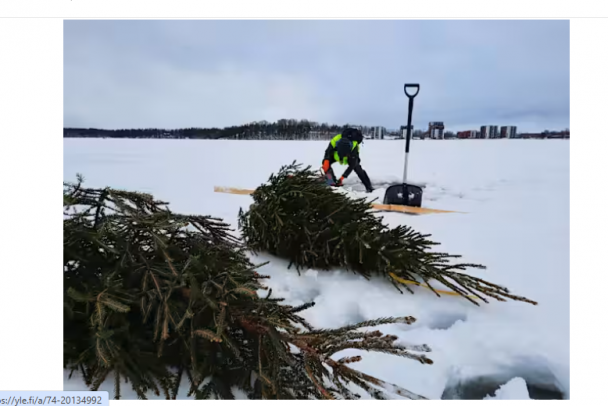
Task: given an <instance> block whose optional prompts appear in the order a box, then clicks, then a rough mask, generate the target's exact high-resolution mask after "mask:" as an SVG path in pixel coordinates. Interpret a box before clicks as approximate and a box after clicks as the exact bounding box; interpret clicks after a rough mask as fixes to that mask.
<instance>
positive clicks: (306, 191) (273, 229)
mask: <svg viewBox="0 0 608 406" xmlns="http://www.w3.org/2000/svg"><path fill="white" fill-rule="evenodd" d="M252 197H253V200H254V203H253V204H252V205H251V207H250V208H249V211H247V212H243V210H241V211H240V213H239V226H240V228H241V230H242V234H243V237H244V239H245V241H246V243H247V245H248V246H249V247H250V249H252V250H253V251H254V252H260V251H266V252H268V253H270V254H273V255H276V256H278V257H281V258H286V259H288V260H290V261H291V263H290V267H291V266H292V265H295V266H296V268H297V269H298V271H299V270H300V269H302V268H315V269H323V270H328V269H331V268H332V267H343V268H347V269H349V270H351V271H354V272H356V273H359V274H361V275H363V276H365V277H366V278H369V277H370V276H372V275H374V274H379V275H383V276H385V277H387V278H388V279H389V280H390V281H391V282H392V283H393V285H394V286H395V287H396V288H397V289H399V291H400V292H402V291H401V289H400V287H404V288H405V289H407V290H408V291H410V292H411V293H414V292H413V291H412V290H411V289H410V288H409V287H408V284H407V281H420V280H422V281H424V282H425V283H426V284H427V285H428V286H429V287H431V289H432V290H433V291H434V292H435V293H436V294H437V295H438V296H439V293H437V291H436V290H435V289H434V288H433V287H432V285H431V283H430V282H431V281H433V280H434V281H437V282H440V283H441V284H443V285H445V286H447V287H449V288H450V289H452V290H453V291H455V292H456V293H458V294H460V295H462V296H463V297H465V298H466V299H468V300H470V301H471V302H473V303H474V304H476V305H479V304H478V302H477V300H476V299H479V300H482V301H484V302H486V303H487V302H488V300H487V299H486V297H492V298H494V299H496V300H499V301H506V299H505V298H509V299H513V300H518V301H524V302H528V303H532V304H536V302H534V301H532V300H529V299H526V298H524V297H520V296H515V295H513V294H511V293H510V292H509V290H508V289H506V288H504V287H501V286H498V285H495V284H493V283H490V282H487V281H485V280H483V279H480V278H477V277H474V276H471V275H467V274H464V273H462V272H459V271H464V270H466V269H467V268H481V269H485V267H484V266H482V265H478V264H468V263H462V264H452V263H450V260H451V259H456V258H460V255H449V254H445V253H440V252H431V251H430V250H429V248H431V246H433V245H439V244H438V243H436V242H433V241H430V240H428V239H427V238H428V237H429V235H422V234H420V233H418V232H416V231H414V230H412V229H411V228H410V227H407V226H399V227H395V228H392V229H391V228H389V227H387V226H386V225H384V224H383V223H382V220H381V219H380V218H379V217H377V216H375V215H374V214H373V212H372V208H371V206H370V203H369V202H367V201H366V200H365V199H351V198H349V197H348V196H346V195H344V194H342V193H339V192H336V191H334V190H333V189H332V188H329V187H327V186H326V185H325V183H324V182H323V181H321V180H319V175H318V173H316V172H313V171H311V170H310V167H307V168H305V169H301V165H296V163H295V162H294V163H293V164H292V165H289V166H284V167H282V168H281V169H280V171H279V172H278V174H276V175H274V174H273V175H271V176H270V179H269V181H268V184H264V185H262V186H260V187H259V188H258V189H256V190H255V192H254V193H253V195H252ZM402 293H403V292H402Z"/></svg>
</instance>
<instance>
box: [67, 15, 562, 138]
mask: <svg viewBox="0 0 608 406" xmlns="http://www.w3.org/2000/svg"><path fill="white" fill-rule="evenodd" d="M569 59H570V26H569V22H568V21H496V20H490V21H327V20H326V21H70V20H66V21H65V22H64V125H65V126H66V127H97V128H142V127H147V128H150V127H160V128H183V127H214V126H217V127H224V126H230V125H239V124H244V123H248V122H251V121H261V120H267V121H275V120H277V119H280V118H296V119H304V118H306V119H309V120H313V121H318V122H329V123H335V124H344V123H347V122H348V123H357V124H362V125H383V126H386V127H388V128H398V127H399V126H400V125H403V124H405V122H406V117H407V109H406V106H407V98H406V96H405V95H404V93H403V84H404V83H405V82H417V83H420V93H419V95H418V97H416V101H415V106H414V115H413V123H414V126H415V128H421V127H426V126H427V125H428V122H429V121H443V122H444V123H445V125H446V129H447V130H454V131H459V130H466V129H479V126H480V125H484V124H493V125H499V126H500V125H517V126H518V127H519V130H521V131H542V130H544V129H563V128H565V127H569V120H570V117H569V116H570V62H569Z"/></svg>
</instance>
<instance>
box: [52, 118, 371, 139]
mask: <svg viewBox="0 0 608 406" xmlns="http://www.w3.org/2000/svg"><path fill="white" fill-rule="evenodd" d="M344 127H345V126H344V125H343V126H339V125H336V124H327V123H323V124H319V123H316V122H313V121H308V120H293V119H282V120H279V121H277V122H275V123H269V122H267V121H260V122H254V123H249V124H245V125H240V126H233V127H226V128H182V129H176V130H175V129H174V130H166V129H161V128H141V129H121V130H104V129H98V128H64V129H63V136H64V137H65V138H106V137H107V138H193V139H220V138H229V139H241V140H315V139H329V138H331V137H333V136H334V135H336V134H338V133H339V132H340V131H342V129H343V128H344ZM360 128H361V129H362V130H363V131H364V133H366V132H368V131H369V127H362V126H361V127H360Z"/></svg>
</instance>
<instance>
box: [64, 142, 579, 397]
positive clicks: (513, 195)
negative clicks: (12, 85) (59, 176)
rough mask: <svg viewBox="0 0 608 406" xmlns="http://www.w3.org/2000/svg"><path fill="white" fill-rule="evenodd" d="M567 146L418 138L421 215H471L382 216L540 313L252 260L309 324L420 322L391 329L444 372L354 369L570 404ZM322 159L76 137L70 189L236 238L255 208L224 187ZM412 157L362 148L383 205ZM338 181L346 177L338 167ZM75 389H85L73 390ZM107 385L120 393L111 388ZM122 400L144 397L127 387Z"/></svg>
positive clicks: (278, 145) (318, 150) (382, 364)
mask: <svg viewBox="0 0 608 406" xmlns="http://www.w3.org/2000/svg"><path fill="white" fill-rule="evenodd" d="M569 148H570V147H569V141H566V140H462V141H452V142H447V141H432V140H425V141H413V142H412V144H411V153H410V166H409V169H408V174H409V176H411V181H412V182H413V183H418V184H421V185H423V186H424V195H423V206H426V207H431V208H437V209H447V210H457V211H462V212H466V214H434V215H426V216H408V215H404V214H399V213H381V214H378V215H381V216H383V218H384V221H385V222H387V223H388V224H390V225H398V224H408V225H411V226H413V227H414V228H415V229H416V230H417V231H420V232H423V233H430V234H432V239H433V240H435V241H438V242H441V243H442V245H441V246H439V247H438V248H437V249H439V250H441V251H444V252H449V253H453V254H462V255H463V260H464V261H466V262H475V263H482V264H484V265H486V266H487V267H488V269H487V270H475V271H474V272H472V273H474V274H475V275H478V276H482V277H483V278H484V279H487V280H489V281H491V282H494V283H498V284H502V285H505V286H507V287H508V288H510V290H511V291H512V292H513V293H515V294H518V295H523V296H526V297H528V298H530V299H533V300H536V301H538V302H539V305H538V306H532V305H529V304H526V303H517V302H507V303H502V302H496V301H493V302H491V303H490V304H489V305H482V306H481V307H476V306H474V305H472V304H470V303H469V302H467V301H466V300H464V299H461V298H458V297H448V296H444V297H442V298H436V297H435V296H434V295H433V294H432V293H431V292H429V291H428V290H425V289H422V288H418V289H416V290H415V292H416V293H415V295H411V294H409V293H405V294H403V295H402V294H400V293H399V292H398V291H397V290H395V289H394V288H393V287H392V286H391V285H390V284H388V283H386V282H384V281H382V280H376V281H373V282H368V281H365V280H364V279H363V278H361V277H358V276H356V275H353V274H352V273H346V272H331V273H328V272H323V271H316V270H309V271H306V272H303V273H302V275H301V276H298V274H297V272H296V271H295V270H293V269H292V270H287V269H286V268H287V267H286V265H287V264H286V262H285V261H282V260H280V259H276V258H269V257H267V256H264V255H262V256H259V257H253V260H254V261H255V262H262V261H265V260H267V259H270V260H271V263H270V264H269V265H267V266H265V267H263V268H262V269H260V272H261V273H265V274H268V275H270V276H271V279H270V280H268V281H267V282H268V285H269V286H270V287H271V288H272V289H273V293H274V295H275V296H279V297H285V298H286V302H287V303H288V304H294V305H297V304H302V303H304V302H307V301H310V300H314V301H315V302H316V306H314V307H313V308H311V309H308V310H306V311H305V312H303V313H302V315H304V316H305V317H306V318H307V319H308V320H309V321H310V322H311V323H312V324H313V325H315V326H318V327H336V326H338V325H344V324H347V323H353V322H357V321H362V320H365V319H370V318H377V317H385V316H407V315H410V316H414V317H415V318H416V319H417V320H418V321H417V322H416V323H414V324H413V325H411V326H401V325H392V326H385V327H383V328H381V330H383V331H384V332H387V333H389V332H390V333H392V334H395V335H398V336H399V337H400V339H401V340H403V342H407V343H416V344H422V343H424V344H428V345H429V346H430V347H431V349H432V352H431V353H429V354H428V356H429V357H430V358H431V359H433V361H434V364H433V365H422V364H419V363H417V362H415V361H411V360H408V359H403V358H398V357H394V356H390V355H384V354H373V353H371V354H370V353H365V354H363V361H361V362H360V363H358V364H354V365H353V366H354V367H356V368H358V369H361V370H363V371H365V372H366V373H369V374H371V375H374V376H377V377H378V378H380V379H383V380H385V381H388V382H391V383H394V384H397V385H399V386H402V387H404V388H407V389H409V390H411V391H413V392H415V393H418V394H420V395H423V396H425V397H428V398H431V399H440V398H442V397H443V398H450V397H454V396H456V397H457V395H454V393H457V392H458V390H457V388H460V387H466V385H467V384H469V385H474V384H475V382H480V381H483V380H484V379H491V380H492V382H493V384H492V385H494V386H493V387H494V389H491V390H489V391H488V392H487V393H481V394H478V395H475V396H477V397H478V398H479V399H482V398H485V397H487V396H496V397H498V396H499V395H500V396H509V397H510V398H513V397H516V398H519V399H521V398H522V397H521V396H523V395H524V391H523V389H522V382H521V381H522V380H524V381H525V383H527V384H528V388H530V387H541V388H548V389H549V390H551V389H554V390H557V391H560V392H562V393H563V396H565V397H566V398H568V397H569V387H570V384H569V375H570V363H569V345H570V336H569V319H570V307H569V302H570V294H569V290H570V289H569V262H570V258H569V238H570V237H569V207H570V203H569V199H570V197H569ZM324 149H325V142H316V141H303V142H298V141H226V140H221V141H195V140H115V139H65V140H64V180H67V181H71V180H75V177H76V173H82V174H83V175H84V177H85V180H86V185H88V186H91V187H98V186H112V187H114V188H123V189H130V190H138V191H142V192H149V193H153V194H154V195H155V196H156V197H157V198H159V199H161V200H165V201H169V202H170V203H171V208H172V210H174V211H176V212H182V213H196V214H208V215H213V216H218V217H222V218H224V219H225V221H226V222H228V223H230V224H232V225H233V226H234V228H235V229H236V227H237V214H238V210H239V208H240V207H243V208H246V207H247V206H248V205H249V204H250V202H251V198H250V197H248V196H241V195H230V194H222V193H214V192H213V187H214V186H230V187H238V188H247V189H253V188H255V187H257V186H258V185H259V184H261V183H263V182H265V181H266V180H267V179H268V177H269V175H270V174H271V173H272V172H276V171H278V169H279V168H280V167H281V166H282V165H285V164H290V163H291V162H292V161H294V160H297V161H298V162H300V163H304V164H309V165H312V166H313V167H315V168H317V167H320V165H321V159H322V155H323V151H324ZM403 150H404V141H402V140H395V141H388V140H385V141H370V140H366V141H365V143H364V144H363V146H362V151H361V156H362V164H363V166H364V168H365V169H366V170H367V172H368V174H369V175H370V177H371V179H372V182H374V184H376V185H379V186H382V187H380V188H378V189H377V190H375V191H374V192H373V193H372V194H371V195H372V197H378V198H379V200H381V199H382V196H383V194H384V188H385V187H386V185H388V184H390V183H393V182H399V181H400V176H401V174H402V173H403ZM335 170H336V172H337V174H338V175H339V174H340V172H341V168H339V167H338V166H337V165H335ZM347 186H350V187H352V189H354V190H355V191H353V192H351V193H353V194H359V192H357V191H356V190H361V189H362V188H361V185H360V183H359V181H358V179H357V176H356V174H354V173H353V174H352V175H351V177H350V178H349V179H348V181H347ZM362 195H363V196H365V194H362ZM66 376H67V375H66ZM488 377H490V378H488ZM505 384H506V385H505ZM501 385H505V386H504V387H503V389H501V391H500V393H495V391H496V389H497V388H498V387H500V386H501ZM524 386H525V385H524ZM65 388H66V389H67V388H70V389H72V390H73V389H74V388H82V384H81V383H80V381H77V380H74V379H72V380H70V381H66V382H65ZM102 388H106V389H107V390H109V391H110V392H111V393H112V392H113V389H112V380H109V381H107V382H106V383H105V384H104V385H103V386H102ZM533 392H534V391H533V390H530V397H533V398H534V395H533ZM505 393H506V395H505ZM526 393H527V392H526ZM123 394H124V395H125V396H127V397H133V398H135V395H134V394H133V393H131V392H129V391H128V388H126V387H125V388H124V389H123ZM524 398H525V397H524Z"/></svg>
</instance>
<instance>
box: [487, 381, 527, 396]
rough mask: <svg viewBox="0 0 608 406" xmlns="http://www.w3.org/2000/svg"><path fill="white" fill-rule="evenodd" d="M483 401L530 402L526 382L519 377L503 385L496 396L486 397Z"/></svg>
mask: <svg viewBox="0 0 608 406" xmlns="http://www.w3.org/2000/svg"><path fill="white" fill-rule="evenodd" d="M483 400H530V394H529V393H528V387H527V386H526V381H524V380H523V379H522V378H520V377H517V378H513V379H511V380H510V381H509V382H507V383H505V384H504V385H502V386H501V387H500V388H499V389H498V390H497V391H496V393H495V394H494V396H491V395H489V396H486V397H485V398H484V399H483Z"/></svg>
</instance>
